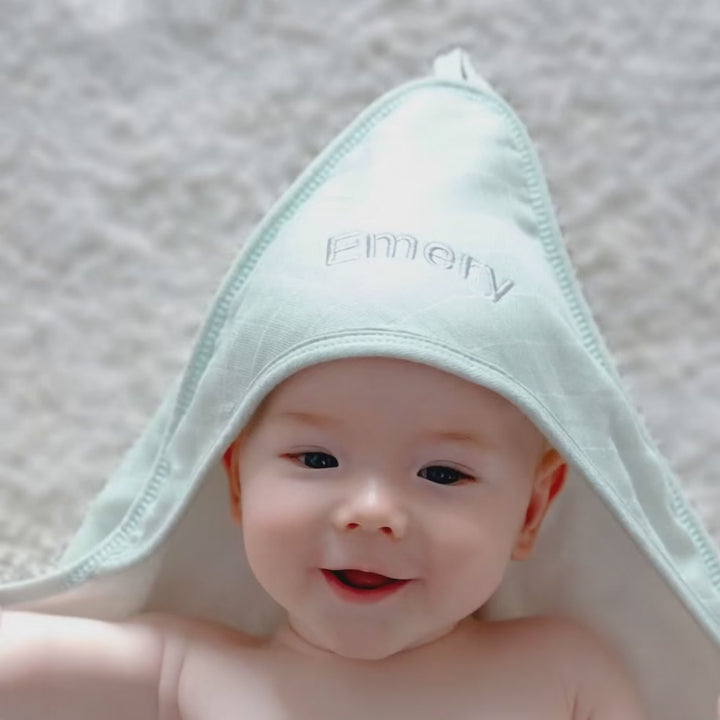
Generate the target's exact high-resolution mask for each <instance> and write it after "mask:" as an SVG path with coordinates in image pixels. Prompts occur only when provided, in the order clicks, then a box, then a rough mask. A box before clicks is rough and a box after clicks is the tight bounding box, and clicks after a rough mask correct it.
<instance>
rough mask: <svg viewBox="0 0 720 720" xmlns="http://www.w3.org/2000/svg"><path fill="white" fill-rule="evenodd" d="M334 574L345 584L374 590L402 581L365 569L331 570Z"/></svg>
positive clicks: (360, 588)
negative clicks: (365, 570)
mask: <svg viewBox="0 0 720 720" xmlns="http://www.w3.org/2000/svg"><path fill="white" fill-rule="evenodd" d="M330 572H332V574H333V575H334V576H335V577H336V578H337V579H338V580H339V581H340V582H341V583H342V584H343V585H347V586H348V587H351V588H355V589H356V590H374V589H376V588H379V587H384V586H385V585H391V584H392V583H395V582H400V581H399V580H397V578H391V577H386V576H385V575H378V573H372V572H364V571H363V570H331V571H330Z"/></svg>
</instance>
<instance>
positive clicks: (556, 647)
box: [165, 617, 645, 720]
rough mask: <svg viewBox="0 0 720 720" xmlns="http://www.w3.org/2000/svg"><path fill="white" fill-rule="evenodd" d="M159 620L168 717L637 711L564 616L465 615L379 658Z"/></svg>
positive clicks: (401, 717)
mask: <svg viewBox="0 0 720 720" xmlns="http://www.w3.org/2000/svg"><path fill="white" fill-rule="evenodd" d="M165 632H166V633H168V637H169V638H170V641H169V642H168V644H167V653H168V656H167V657H166V662H167V667H169V668H181V671H180V672H179V673H178V674H177V675H176V676H175V679H174V680H172V682H174V686H175V687H176V688H177V691H176V693H174V699H176V701H177V705H176V707H175V708H173V709H172V711H171V713H170V717H169V718H168V720H180V719H181V720H225V719H226V718H227V719H230V718H244V717H252V718H257V719H258V720H336V719H337V718H343V720H367V718H393V720H405V719H407V720H410V719H411V718H412V719H413V720H418V719H420V720H422V719H424V718H428V719H430V718H433V719H436V718H438V717H443V718H448V720H485V719H487V720H527V719H528V718H533V720H589V719H590V718H593V720H595V719H597V720H604V719H606V720H616V719H617V720H641V719H642V718H644V717H645V716H644V715H643V714H642V710H641V708H640V705H639V703H638V702H637V700H636V699H635V697H634V691H633V690H632V688H631V687H630V684H629V683H628V682H627V680H626V679H625V677H624V673H623V670H622V669H621V668H620V666H619V664H618V662H617V660H616V659H615V658H614V656H613V655H612V654H611V653H609V652H608V651H607V650H606V649H604V648H603V647H602V645H601V644H600V643H599V641H598V640H597V638H595V637H594V636H593V635H591V634H590V633H588V632H587V631H585V630H584V629H582V628H580V627H578V626H577V625H575V624H573V623H570V622H568V621H564V620H561V619H554V618H539V617H536V618H523V619H520V620H514V621H503V622H480V621H476V620H473V619H468V620H465V621H463V622H461V623H459V624H458V626H457V627H456V629H455V631H454V632H452V633H451V634H449V635H447V636H445V637H443V638H441V639H440V640H437V641H435V642H432V643H429V644H427V645H425V646H421V647H419V648H415V649H413V650H410V651H406V652H402V653H398V654H397V655H395V656H392V657H390V658H387V659H385V660H379V661H378V660H373V661H366V660H348V659H344V658H339V657H338V656H336V655H334V654H331V653H327V652H326V651H323V650H317V651H316V652H313V651H312V649H311V648H308V646H307V644H306V643H304V641H302V639H300V638H298V637H297V636H296V635H295V634H294V633H293V632H292V630H291V629H290V628H288V627H287V626H285V627H284V628H283V629H281V630H280V631H279V633H277V634H276V635H275V636H274V637H272V638H271V639H269V640H263V639H256V638H251V637H248V636H245V635H243V634H241V633H238V632H236V631H234V630H231V629H228V628H225V627H223V626H220V625H216V624H212V623H204V622H198V621H194V620H188V619H182V620H180V619H174V620H171V621H169V622H168V623H167V625H166V627H165ZM183 638H184V639H183ZM166 681H168V682H170V680H168V678H166Z"/></svg>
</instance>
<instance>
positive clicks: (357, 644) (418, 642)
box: [309, 626, 455, 662]
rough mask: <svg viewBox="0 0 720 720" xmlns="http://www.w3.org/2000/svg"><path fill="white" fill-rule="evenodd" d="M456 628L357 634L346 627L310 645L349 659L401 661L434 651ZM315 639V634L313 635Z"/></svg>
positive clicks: (360, 632) (320, 634) (323, 634)
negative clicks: (432, 648) (394, 659)
mask: <svg viewBox="0 0 720 720" xmlns="http://www.w3.org/2000/svg"><path fill="white" fill-rule="evenodd" d="M454 629H455V626H450V627H447V628H442V629H435V630H431V629H427V628H423V629H422V631H420V632H415V633H407V634H402V633H397V632H396V633H393V632H387V631H384V632H380V631H377V632H372V631H368V630H367V629H365V630H362V629H358V630H357V631H355V632H352V631H349V630H348V629H347V628H344V629H343V631H341V632H338V633H331V632H327V628H326V629H325V632H319V633H318V636H317V638H316V639H311V640H310V641H309V642H311V644H312V645H313V647H314V648H316V649H317V650H320V651H321V652H323V651H324V653H326V654H332V655H335V656H336V657H338V658H343V659H345V660H359V661H362V660H365V661H376V662H377V661H380V660H390V659H391V658H397V659H400V658H402V657H407V656H409V655H411V654H413V653H421V652H422V651H423V650H426V649H430V648H431V647H432V646H434V645H435V644H436V643H437V642H438V641H440V640H443V639H445V638H448V637H449V636H450V635H452V634H453V630H454ZM311 638H312V635H311Z"/></svg>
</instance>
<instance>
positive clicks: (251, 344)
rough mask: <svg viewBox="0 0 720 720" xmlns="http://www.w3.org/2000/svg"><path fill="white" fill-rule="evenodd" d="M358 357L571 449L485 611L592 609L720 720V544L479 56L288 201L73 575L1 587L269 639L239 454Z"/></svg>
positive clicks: (681, 704) (64, 603) (19, 600)
mask: <svg viewBox="0 0 720 720" xmlns="http://www.w3.org/2000/svg"><path fill="white" fill-rule="evenodd" d="M352 356H389V357H397V358H404V359H407V360H412V361H415V362H419V363H425V364H427V365H430V366H433V367H436V368H439V369H441V370H444V371H447V372H451V373H454V374H456V375H458V376H460V377H462V378H464V379H466V380H470V381H472V382H475V383H478V384H481V385H483V386H486V387H488V388H490V389H492V390H494V391H495V392H497V393H499V394H501V395H502V396H504V397H506V398H507V399H509V400H510V401H511V402H513V403H515V404H516V405H517V406H518V407H519V408H520V409H522V410H523V412H525V414H526V415H527V416H528V417H530V418H531V419H532V420H533V421H534V422H535V424H536V425H537V426H538V428H540V430H541V431H542V432H543V433H544V434H545V436H546V437H547V438H548V440H549V441H550V443H551V444H552V445H553V446H554V447H556V448H557V449H558V451H559V452H560V453H561V454H562V455H563V457H564V458H565V459H566V460H567V462H568V465H569V474H568V478H567V483H566V488H565V490H564V491H563V492H562V494H561V496H560V497H559V499H558V501H557V502H556V503H555V505H554V506H553V507H552V509H551V511H550V513H549V516H548V518H547V519H546V521H545V525H544V527H543V529H542V531H541V535H540V539H539V542H538V545H537V546H536V548H535V552H534V554H533V557H532V558H531V559H530V560H528V561H525V562H522V563H515V564H513V565H511V567H510V568H509V569H508V572H507V574H506V576H505V578H504V580H503V584H502V586H501V588H500V590H499V591H498V592H497V594H496V595H495V596H494V597H493V599H492V600H491V601H490V603H489V604H488V606H487V607H486V608H484V614H485V615H486V616H487V617H491V618H504V617H515V616H519V615H528V614H545V613H548V614H549V613H553V614H560V615H565V616H568V617H571V618H574V619H576V620H578V621H580V622H582V623H584V624H586V625H588V626H590V627H592V628H594V629H596V630H597V631H598V632H599V633H601V634H602V635H603V636H605V637H606V638H607V639H608V641H609V643H610V644H611V645H613V646H614V647H615V648H616V649H617V651H618V652H619V654H620V655H621V656H622V658H623V660H624V661H625V664H626V666H627V667H628V669H629V670H630V672H631V674H632V675H633V677H634V678H635V680H636V682H637V684H638V686H639V687H640V690H641V693H642V695H643V696H644V699H645V703H646V706H647V707H648V709H649V711H650V713H651V716H652V717H653V718H654V719H655V720H680V719H682V720H686V719H695V718H697V719H698V720H700V719H701V718H710V717H711V715H712V712H713V709H714V707H715V699H716V697H717V695H718V689H719V688H720V563H719V562H718V555H717V553H716V550H715V548H714V547H713V544H712V542H711V540H710V538H709V537H708V535H707V533H706V532H705V531H704V530H703V528H702V526H701V524H700V522H699V521H698V519H697V518H696V516H695V514H694V513H693V511H692V509H691V507H690V506H689V503H688V501H687V500H686V499H685V498H684V497H683V494H682V492H681V491H680V490H679V485H678V482H677V481H676V479H675V478H674V477H673V475H672V472H671V471H670V469H669V467H668V464H667V463H666V462H665V460H664V459H663V458H662V456H661V455H660V453H659V451H658V449H657V447H656V446H655V444H654V442H653V440H652V439H651V438H650V436H649V434H648V432H647V430H646V428H645V427H644V424H643V421H642V419H641V418H640V416H639V414H638V413H637V411H636V410H635V409H634V408H633V406H632V403H631V402H630V400H629V398H628V397H627V395H626V393H625V391H624V390H623V387H622V384H621V381H620V378H619V376H618V374H617V372H616V369H615V367H614V364H613V360H612V358H611V357H610V355H609V353H608V350H607V349H606V347H605V344H604V342H603V340H602V337H601V336H600V333H599V331H598V328H597V327H596V325H595V323H594V321H593V319H592V317H591V314H590V312H589V310H588V307H587V305H586V303H585V301H584V299H583V296H582V294H581V291H580V289H579V287H578V284H577V282H576V280H575V276H574V273H573V270H572V268H571V265H570V262H569V259H568V256H567V254H566V251H565V248H564V246H563V242H562V238H561V236H560V232H559V230H558V225H557V221H556V218H555V214H554V211H553V208H552V203H551V201H550V198H549V195H548V190H547V186H546V182H545V179H544V175H543V172H542V170H541V167H540V165H539V162H538V159H537V155H536V153H535V151H534V149H533V147H532V144H531V142H530V140H529V138H528V136H527V133H526V131H525V129H524V127H523V125H522V123H521V122H520V120H519V119H518V118H517V116H516V115H515V113H514V112H513V110H512V109H511V108H510V107H509V106H508V105H507V104H506V103H505V102H504V101H503V99H502V98H501V97H499V95H498V94H497V93H496V92H495V91H494V90H493V89H492V88H491V87H490V86H489V85H488V84H487V83H486V82H485V81H484V80H482V79H481V78H480V77H479V76H478V75H477V74H476V73H475V71H474V70H473V69H472V67H471V65H470V63H469V62H468V58H467V56H466V55H465V53H464V52H462V51H461V50H454V51H452V52H449V53H447V54H444V55H441V56H439V57H438V58H437V59H436V60H435V63H434V68H433V73H432V75H431V76H429V77H426V78H422V79H419V80H415V81H412V82H408V83H406V84H404V85H402V86H401V87H398V88H397V89H395V90H392V91H391V92H389V93H387V94H386V95H384V96H382V97H381V98H379V99H378V100H377V101H376V102H374V103H373V104H372V105H371V106H370V107H368V108H367V109H366V110H365V111H364V112H363V113H362V114H361V115H360V116H359V117H358V118H357V119H356V120H355V121H354V122H352V123H351V124H350V125H349V127H347V129H345V130H344V131H343V132H342V133H341V134H340V135H339V136H338V137H337V138H336V139H335V140H334V141H333V142H332V143H331V144H330V145H329V146H328V147H327V148H326V149H325V150H324V151H323V152H322V153H321V154H320V155H319V156H318V157H317V158H316V159H315V160H314V162H313V163H312V164H311V165H310V166H309V167H308V168H307V170H306V171H305V172H304V173H303V174H302V175H301V176H300V177H299V178H298V179H297V181H296V182H295V183H294V184H293V185H292V187H291V188H290V189H289V190H288V191H287V192H286V193H285V194H284V195H283V197H281V198H280V200H279V201H278V202H277V203H276V204H275V206H274V207H273V208H272V209H271V210H270V212H268V214H267V215H266V217H265V218H264V219H263V220H262V222H261V223H260V224H259V226H258V227H257V229H256V230H255V232H254V233H253V235H252V236H251V237H250V239H249V241H248V242H247V243H246V245H245V247H244V250H243V252H242V254H241V256H240V257H239V258H238V259H237V261H236V262H235V264H234V265H233V267H232V268H231V269H230V271H229V273H228V274H227V276H226V278H225V280H224V282H223V284H222V286H221V288H220V290H219V292H218V293H217V296H216V298H215V300H214V302H213V304H212V307H211V309H210V312H209V314H208V316H207V319H206V321H205V322H204V325H203V327H202V330H201V332H200V334H199V337H198V340H197V344H196V347H195V349H194V352H193V354H192V357H191V359H190V361H189V363H188V365H187V368H186V369H185V371H184V372H183V373H182V375H181V377H180V378H179V379H178V381H177V382H176V383H175V384H174V385H173V387H172V388H171V389H170V391H169V392H168V394H167V396H166V398H165V400H164V402H163V403H162V405H161V407H160V408H159V409H158V411H157V413H156V414H155V416H154V418H153V419H152V420H151V422H150V423H149V425H148V427H147V429H146V430H145V432H144V433H143V434H142V436H141V437H140V438H139V439H138V441H137V443H136V444H135V445H134V447H133V448H132V449H131V450H130V451H129V452H128V453H127V455H126V457H125V458H124V460H123V462H122V464H121V465H120V467H119V468H118V469H117V471H116V472H115V473H114V474H113V475H112V477H111V478H110V479H109V480H108V482H107V484H106V486H105V488H104V489H103V490H102V492H101V493H100V494H99V495H98V497H97V498H96V500H95V501H94V502H93V504H92V505H91V506H90V508H89V510H88V512H87V515H86V517H85V519H84V522H83V523H82V526H81V528H80V530H79V532H78V533H77V535H76V537H75V538H74V540H73V542H72V544H71V545H70V547H69V548H68V550H67V552H66V554H65V555H64V557H63V558H62V560H61V562H60V563H59V564H58V566H57V568H56V569H54V570H53V571H51V572H48V573H47V574H45V575H44V576H41V577H37V578H33V579H32V580H29V581H24V582H19V583H11V584H7V585H5V586H3V587H0V604H2V605H3V606H6V607H15V608H17V609H28V610H37V611H43V612H50V613H64V614H70V615H84V616H88V617H96V618H106V619H121V618H125V617H127V616H129V615H132V614H135V613H138V612H143V611H150V610H161V611H173V612H178V613H189V614H196V615H200V616H203V617H207V618H210V619H213V620H217V621H220V622H224V623H227V624H229V625H232V626H234V627H237V628H239V629H242V630H244V631H245V632H249V633H252V634H260V635H261V634H267V633H270V632H271V631H272V629H273V628H274V626H275V624H276V623H277V622H278V620H279V618H280V617H281V614H282V609H281V608H279V607H278V606H277V605H276V604H275V603H274V602H273V601H272V599H271V598H270V597H269V596H268V595H267V594H266V593H265V591H264V590H263V588H262V587H261V586H260V585H259V584H258V583H257V581H256V580H255V578H254V577H253V575H252V572H251V570H250V568H249V566H248V564H247V560H246V558H245V555H244V551H243V548H242V536H241V533H240V531H239V530H238V528H237V526H235V525H234V524H233V521H232V518H231V514H230V508H229V499H228V491H227V482H226V479H225V476H224V472H223V468H222V462H221V459H222V454H223V452H224V450H225V449H226V448H227V447H228V445H229V444H230V443H231V442H232V440H233V439H234V438H235V437H236V435H237V434H238V432H239V431H240V430H241V429H242V427H243V426H244V424H245V423H246V422H247V420H248V418H249V417H250V416H251V414H252V412H253V411H254V409H255V408H257V406H258V405H259V404H260V402H261V401H262V399H263V398H264V397H265V396H266V395H267V394H268V393H269V392H270V391H271V390H272V389H273V388H274V387H275V386H277V385H278V383H280V382H281V381H282V380H284V379H285V378H287V377H289V376H290V375H292V374H293V373H295V372H297V371H298V370H300V369H302V368H305V367H308V366H310V365H314V364H316V363H320V362H324V361H327V360H332V359H337V358H343V357H352Z"/></svg>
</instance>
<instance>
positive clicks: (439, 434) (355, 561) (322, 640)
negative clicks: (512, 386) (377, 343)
mask: <svg viewBox="0 0 720 720" xmlns="http://www.w3.org/2000/svg"><path fill="white" fill-rule="evenodd" d="M543 447H544V441H543V438H542V436H541V434H540V433H539V432H538V431H537V430H536V428H535V427H534V426H533V424H532V423H531V422H530V421H529V420H528V419H527V418H526V417H525V416H524V415H523V414H522V413H521V412H520V411H519V410H517V409H516V408H515V407H514V406H513V405H512V404H510V403H509V402H508V401H506V400H505V399H503V398H501V397H500V396H499V395H497V394H495V393H493V392H491V391H490V390H487V389H484V388H481V387H479V386H477V385H474V384H472V383H469V382H466V381H464V380H461V379H459V378H457V377H455V376H453V375H450V374H447V373H444V372H441V371H439V370H436V369H433V368H430V367H427V366H423V365H419V364H416V363H411V362H408V361H403V360H396V359H388V358H357V359H344V360H338V361H334V362H329V363H324V364H322V365H317V366H314V367H311V368H307V369H305V370H303V371H301V372H299V373H298V374H296V375H294V376H292V377H291V378H289V379H288V380H286V381H285V382H284V383H283V384H281V385H280V386H279V387H278V388H276V390H275V391H274V392H273V393H272V394H271V395H270V396H269V398H268V400H267V402H266V403H264V405H263V409H262V412H261V414H260V415H259V416H258V417H257V419H256V422H254V423H253V425H252V428H251V429H250V431H249V432H245V433H243V434H242V435H241V436H240V438H239V439H238V441H237V442H236V444H235V452H234V453H230V454H228V459H229V464H228V467H229V470H230V474H231V482H235V483H238V481H239V488H240V494H241V502H240V506H241V523H242V530H243V535H244V541H245V549H246V552H247V556H248V560H249V562H250V566H251V567H252V570H253V572H254V573H255V575H256V577H257V579H258V580H259V582H260V583H261V584H262V585H263V586H264V587H265V589H266V590H267V591H268V592H269V594H270V595H271V596H272V597H273V598H274V599H275V600H276V601H277V602H278V603H279V604H280V605H282V606H283V607H284V608H285V609H286V610H287V612H288V620H289V623H290V626H291V627H292V628H293V629H294V630H295V631H296V632H297V633H298V634H299V635H300V636H301V638H303V639H304V640H306V641H307V642H309V643H310V644H312V645H313V646H315V647H318V648H323V649H326V650H330V651H332V652H335V653H339V654H341V655H343V656H345V657H354V658H364V659H378V658H382V657H387V656H389V655H392V654H394V653H396V652H398V651H401V650H403V649H407V648H411V647H416V646H418V645H422V644H424V643H426V642H429V641H431V640H434V639H436V638H439V637H441V636H443V635H445V634H446V633H448V632H450V631H451V630H452V629H453V628H454V627H455V625H456V624H457V623H458V622H459V621H460V620H462V619H464V618H466V617H467V616H468V615H470V614H471V613H472V612H473V611H475V610H476V609H477V608H478V607H480V606H481V605H483V604H484V603H485V602H486V601H487V600H488V599H489V598H490V596H491V595H492V594H493V592H494V591H495V590H496V589H497V587H498V585H499V584H500V581H501V579H502V577H503V574H504V571H505V569H506V567H507V565H508V563H509V561H510V560H511V558H513V557H515V558H522V557H525V556H526V554H527V553H528V552H529V549H530V548H531V547H532V542H533V540H534V537H535V533H536V531H537V527H539V523H540V521H541V520H542V516H543V515H544V512H545V510H546V509H547V506H548V504H549V502H550V500H551V499H552V495H553V491H552V490H551V489H550V485H551V484H552V483H551V480H552V478H551V477H550V475H551V473H550V469H553V471H554V469H555V468H557V466H558V462H560V461H559V458H558V457H557V454H556V453H555V452H554V451H550V452H549V453H547V454H545V455H544V454H543V452H542V451H543ZM551 455H552V457H551ZM231 457H233V458H234V460H232V461H231V460H230V458H231ZM543 478H545V479H544V480H543ZM543 483H545V485H546V486H547V487H544V486H543ZM561 484H562V483H561V482H560V485H561ZM554 487H555V492H557V490H559V487H558V486H557V482H556V483H555V486H554ZM344 569H356V570H366V571H371V572H375V573H379V574H382V575H385V576H388V577H392V578H397V579H403V580H408V581H409V582H407V583H405V584H402V585H401V586H399V587H397V588H396V589H395V591H394V592H392V593H390V594H386V595H385V596H384V597H382V598H380V599H376V600H374V601H372V602H358V601H355V600H351V599H347V598H346V597H344V596H343V593H342V592H338V588H336V587H335V577H334V576H333V575H332V573H329V572H327V571H329V570H344ZM324 571H325V572H324ZM367 597H369V596H367Z"/></svg>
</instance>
